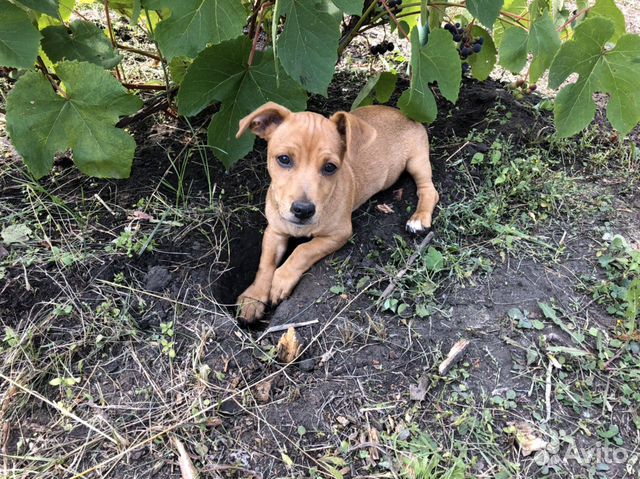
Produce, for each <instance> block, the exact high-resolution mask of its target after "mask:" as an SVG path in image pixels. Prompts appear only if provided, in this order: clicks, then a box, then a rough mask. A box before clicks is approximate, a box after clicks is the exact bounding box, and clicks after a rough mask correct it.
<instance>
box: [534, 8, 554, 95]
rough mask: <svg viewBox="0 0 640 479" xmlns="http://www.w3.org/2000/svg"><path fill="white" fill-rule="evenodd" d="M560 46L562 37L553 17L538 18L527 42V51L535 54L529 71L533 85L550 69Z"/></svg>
mask: <svg viewBox="0 0 640 479" xmlns="http://www.w3.org/2000/svg"><path fill="white" fill-rule="evenodd" d="M560 45H561V42H560V35H559V34H558V31H557V30H556V28H555V26H554V24H553V20H552V19H551V17H550V16H549V15H548V14H545V15H544V16H542V17H540V18H538V19H537V20H536V21H535V22H534V23H533V25H532V26H531V31H530V32H529V40H528V42H527V49H528V50H529V51H530V52H531V53H532V54H533V60H531V68H530V69H529V81H530V82H531V83H536V82H537V81H538V79H539V78H540V77H541V76H542V75H543V73H544V72H545V71H546V70H547V68H549V66H550V65H551V62H552V61H553V57H554V56H555V55H556V53H557V52H558V50H559V49H560Z"/></svg>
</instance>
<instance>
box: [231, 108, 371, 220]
mask: <svg viewBox="0 0 640 479" xmlns="http://www.w3.org/2000/svg"><path fill="white" fill-rule="evenodd" d="M247 129H250V130H251V131H252V132H253V133H254V134H255V135H257V136H259V137H260V138H263V139H265V140H266V141H267V142H268V150H267V155H268V159H267V162H268V164H267V166H268V169H269V175H270V176H271V191H272V198H273V199H274V200H275V202H276V205H275V206H276V208H277V210H278V213H279V214H280V216H281V217H282V218H283V219H284V220H285V221H288V222H290V223H292V224H294V225H298V226H304V225H311V224H316V223H318V222H320V221H322V218H323V217H326V216H327V215H330V214H331V212H332V210H333V209H334V208H332V204H336V202H339V201H349V199H346V198H336V197H335V195H334V193H335V192H336V185H337V184H338V183H339V181H340V179H341V178H342V176H343V175H344V174H346V172H345V171H343V170H344V167H345V164H346V162H348V161H350V159H351V158H354V157H355V156H356V155H357V154H358V152H359V151H361V150H362V149H363V148H365V147H366V146H368V145H370V144H371V143H372V142H373V140H374V139H375V137H376V131H375V129H374V128H373V127H371V126H370V125H369V124H367V123H366V122H364V121H363V120H361V119H360V118H358V117H356V116H354V115H352V114H351V113H346V112H338V113H336V114H335V115H333V116H332V117H331V118H330V119H328V118H325V117H323V116H322V115H319V114H317V113H310V112H302V113H293V112H291V111H289V110H288V109H286V108H285V107H283V106H281V105H278V104H276V103H273V102H269V103H266V104H265V105H263V106H261V107H260V108H258V109H257V110H256V111H254V112H253V113H251V114H249V115H247V116H246V117H245V118H243V119H242V120H240V129H239V130H238V134H237V135H236V137H240V136H241V135H242V134H244V132H245V131H246V130H247Z"/></svg>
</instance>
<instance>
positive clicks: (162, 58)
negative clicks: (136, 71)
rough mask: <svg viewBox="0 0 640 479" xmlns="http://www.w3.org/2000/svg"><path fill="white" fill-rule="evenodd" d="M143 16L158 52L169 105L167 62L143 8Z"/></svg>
mask: <svg viewBox="0 0 640 479" xmlns="http://www.w3.org/2000/svg"><path fill="white" fill-rule="evenodd" d="M144 16H145V18H146V19H147V24H148V25H149V32H151V38H153V44H154V45H155V47H156V50H158V56H159V57H160V59H161V61H160V65H162V76H163V77H164V85H165V90H166V92H167V101H168V102H169V103H171V82H170V81H169V72H167V62H166V60H165V59H164V57H163V56H162V52H161V51H160V46H159V45H158V41H157V40H156V38H155V34H154V31H153V24H152V22H151V16H150V15H149V9H148V8H146V7H145V9H144Z"/></svg>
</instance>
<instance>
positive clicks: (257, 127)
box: [236, 102, 438, 323]
mask: <svg viewBox="0 0 640 479" xmlns="http://www.w3.org/2000/svg"><path fill="white" fill-rule="evenodd" d="M248 128H249V129H251V131H252V132H253V133H255V134H256V135H258V136H259V137H261V138H264V139H265V140H267V141H268V143H269V145H268V159H267V166H268V169H269V175H270V176H271V185H270V187H269V191H268V193H267V201H266V216H267V221H268V223H269V224H268V226H267V229H266V230H265V232H264V238H263V241H262V256H261V257H260V266H259V268H258V273H257V275H256V279H255V281H254V282H253V284H252V285H251V286H249V287H248V288H247V290H246V291H245V292H244V293H242V294H241V295H240V296H239V297H238V306H239V318H240V321H242V322H245V323H252V322H254V321H256V320H258V319H260V318H261V317H262V316H263V314H264V310H265V306H266V304H267V302H268V301H271V303H273V304H277V303H279V302H280V301H282V300H283V299H285V298H286V297H288V296H289V295H290V294H291V291H293V288H294V287H295V286H296V284H297V283H298V281H299V280H300V277H301V276H302V275H303V274H304V273H305V271H307V270H308V269H309V268H310V267H311V266H312V265H313V264H314V263H316V262H317V261H318V260H319V259H321V258H323V257H324V256H327V255H328V254H330V253H332V252H334V251H336V250H337V249H339V248H340V247H342V246H343V245H344V244H345V243H346V242H347V241H348V240H349V238H350V237H351V212H352V211H353V210H355V209H356V208H358V207H359V206H360V205H362V204H363V203H364V202H365V201H367V200H368V199H369V198H371V196H373V195H374V194H375V193H377V192H379V191H381V190H384V189H386V188H388V187H390V186H391V185H392V184H393V183H394V182H395V181H396V180H397V179H398V177H399V176H400V174H401V173H402V172H403V171H404V170H407V171H408V172H409V173H410V174H411V176H413V178H414V180H415V182H416V185H417V188H418V197H419V200H418V208H417V209H416V212H415V213H414V214H413V216H411V218H410V219H409V221H408V222H407V230H409V231H411V232H413V233H416V232H421V231H424V230H425V229H427V228H429V227H430V226H431V215H432V214H433V210H434V208H435V206H436V203H437V202H438V192H437V191H436V189H435V188H434V186H433V182H432V181H431V164H430V163H429V142H428V138H427V132H426V131H425V129H424V127H423V126H422V125H420V124H419V123H416V122H413V121H411V120H409V119H407V118H406V117H405V116H404V115H403V114H402V113H401V112H400V111H399V110H397V109H395V108H389V107H386V106H368V107H364V108H360V109H357V110H355V111H352V112H350V113H347V112H342V111H341V112H338V113H336V114H334V115H333V116H332V117H331V118H330V119H327V118H325V117H323V116H322V115H318V114H317V113H309V112H302V113H293V112H291V111H289V110H288V109H286V108H285V107H283V106H281V105H278V104H276V103H272V102H269V103H266V104H265V105H263V106H262V107H260V108H258V109H257V110H256V111H254V112H253V113H251V114H250V115H247V116H246V117H245V118H243V119H242V120H241V121H240V129H239V130H238V134H237V135H236V136H237V137H239V136H241V135H242V134H244V133H245V131H246V130H247V129H248ZM291 236H294V237H312V239H311V241H309V242H307V243H304V244H302V245H300V246H298V247H297V248H296V249H294V250H293V252H292V253H291V255H290V256H289V258H288V259H287V260H286V261H285V262H284V263H283V264H282V265H281V266H278V265H279V264H280V262H281V261H282V257H283V256H284V254H285V251H286V249H287V241H288V239H289V237H291Z"/></svg>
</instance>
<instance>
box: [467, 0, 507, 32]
mask: <svg viewBox="0 0 640 479" xmlns="http://www.w3.org/2000/svg"><path fill="white" fill-rule="evenodd" d="M503 4H504V0H468V1H467V9H468V10H469V13H471V15H473V16H474V17H476V18H477V19H478V20H480V22H481V23H482V24H483V25H484V26H485V27H487V28H491V27H493V24H494V23H495V21H496V20H497V18H498V15H500V9H501V8H502V5H503Z"/></svg>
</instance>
